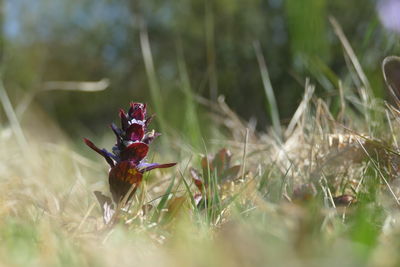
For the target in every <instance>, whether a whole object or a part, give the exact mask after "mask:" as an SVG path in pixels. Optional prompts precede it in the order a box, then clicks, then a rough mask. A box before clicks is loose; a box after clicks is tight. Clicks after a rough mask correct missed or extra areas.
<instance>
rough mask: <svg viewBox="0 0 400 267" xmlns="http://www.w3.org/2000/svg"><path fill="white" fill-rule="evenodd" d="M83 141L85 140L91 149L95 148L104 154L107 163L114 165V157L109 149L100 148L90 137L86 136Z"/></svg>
mask: <svg viewBox="0 0 400 267" xmlns="http://www.w3.org/2000/svg"><path fill="white" fill-rule="evenodd" d="M83 141H84V142H85V144H86V145H87V146H88V147H90V148H91V149H93V150H94V151H96V152H97V153H99V154H100V155H102V156H103V157H104V158H105V160H106V161H107V163H108V164H109V165H110V166H111V167H114V165H115V164H114V161H113V159H112V154H111V153H109V152H108V151H107V150H105V149H100V148H98V147H97V146H96V145H95V144H93V143H92V142H91V141H90V140H89V139H86V138H84V139H83Z"/></svg>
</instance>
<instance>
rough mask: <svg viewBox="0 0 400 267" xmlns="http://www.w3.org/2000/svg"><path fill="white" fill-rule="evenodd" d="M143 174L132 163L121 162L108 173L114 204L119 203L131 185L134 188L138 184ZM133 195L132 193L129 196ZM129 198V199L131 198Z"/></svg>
mask: <svg viewBox="0 0 400 267" xmlns="http://www.w3.org/2000/svg"><path fill="white" fill-rule="evenodd" d="M142 178H143V173H142V172H141V171H140V170H139V169H138V168H137V166H136V164H135V163H134V162H132V161H128V160H126V161H122V162H120V163H118V164H117V165H116V166H115V167H114V168H111V170H110V173H109V183H110V191H111V193H112V196H113V199H114V201H115V202H117V203H118V202H119V201H120V200H121V199H122V198H123V197H124V196H125V195H126V194H127V193H128V191H129V189H130V188H131V186H132V185H136V187H137V186H138V185H139V184H140V182H141V181H142ZM134 193H135V190H134V191H132V193H131V196H132V195H133V194H134ZM131 196H129V198H130V197H131Z"/></svg>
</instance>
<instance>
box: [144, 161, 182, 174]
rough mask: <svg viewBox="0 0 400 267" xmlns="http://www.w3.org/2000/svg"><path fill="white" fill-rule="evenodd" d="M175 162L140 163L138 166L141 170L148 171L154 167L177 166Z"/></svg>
mask: <svg viewBox="0 0 400 267" xmlns="http://www.w3.org/2000/svg"><path fill="white" fill-rule="evenodd" d="M175 165H176V162H175V163H164V164H159V163H140V164H139V165H138V168H139V169H140V170H141V172H148V171H151V170H153V169H162V168H170V167H172V166H175Z"/></svg>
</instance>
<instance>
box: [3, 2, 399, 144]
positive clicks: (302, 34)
mask: <svg viewBox="0 0 400 267" xmlns="http://www.w3.org/2000/svg"><path fill="white" fill-rule="evenodd" d="M376 5H377V3H376V1H373V0H368V1H365V0H354V1H344V0H340V1H327V0H305V1H297V0H286V1H284V0H269V1H261V0H249V1H246V2H242V1H227V0H217V1H210V0H191V1H182V0H180V1H155V0H151V1H134V0H122V1H115V0H70V1H63V0H52V1H49V0H39V1H30V0H18V1H5V2H4V6H5V7H4V10H5V12H4V14H5V22H4V26H3V28H4V38H5V41H6V46H5V59H4V66H5V67H4V71H5V74H4V78H5V82H6V88H7V89H8V90H9V91H10V92H12V93H11V94H12V95H13V99H19V98H21V97H22V95H23V94H24V93H25V92H26V91H29V90H37V89H38V88H40V87H41V86H42V84H43V82H45V81H49V80H62V81H65V80H73V81H82V80H83V81H87V80H100V79H102V78H109V79H110V81H111V86H110V89H109V90H106V91H104V92H101V93H97V94H85V93H78V94H76V93H70V92H51V93H50V92H44V93H40V94H38V95H37V97H36V98H35V99H36V100H37V101H39V102H40V103H41V104H42V105H43V106H44V107H45V108H46V110H47V111H48V112H49V113H51V114H54V116H55V117H56V118H57V119H58V120H59V121H63V122H68V123H63V126H64V128H66V129H67V130H68V131H69V132H70V133H71V134H72V135H77V131H78V130H77V129H81V128H82V126H87V127H88V128H91V129H98V128H101V127H102V126H103V125H104V123H108V122H109V121H112V120H113V119H114V118H112V117H110V116H111V115H109V114H111V112H109V111H110V110H115V108H117V107H118V106H120V105H121V103H125V102H127V101H128V100H130V99H134V100H137V101H143V102H150V93H149V91H150V90H149V88H150V85H149V79H148V76H147V74H146V68H145V64H144V60H143V54H142V47H141V40H140V32H141V31H143V27H145V29H146V30H147V32H148V36H149V41H150V47H151V52H152V57H153V60H154V62H153V63H154V66H155V67H154V68H155V69H154V70H155V73H154V77H156V79H157V83H158V87H159V88H160V91H161V94H162V95H161V97H162V99H163V102H165V104H164V107H163V109H165V110H164V112H163V113H165V114H162V115H159V116H165V117H166V118H164V119H167V120H168V122H169V124H170V125H171V126H172V127H173V128H178V129H182V130H184V129H186V128H188V129H193V127H188V126H187V125H186V126H185V121H187V120H192V119H193V118H194V117H193V116H190V118H192V119H190V118H188V117H187V114H186V112H184V111H185V110H188V109H187V107H188V105H189V106H190V105H191V104H190V103H193V99H194V96H196V95H201V96H204V97H207V98H210V99H214V100H215V98H216V97H217V96H218V95H220V94H223V95H225V96H226V99H227V103H228V104H229V105H230V106H231V107H232V108H233V109H234V110H235V111H237V112H238V113H239V114H240V115H241V116H243V117H244V118H246V119H248V118H250V117H254V118H256V119H257V121H258V122H259V128H260V129H263V128H264V127H265V126H266V125H269V124H270V121H269V118H270V117H269V115H268V114H267V113H268V109H266V108H265V106H266V105H267V103H266V97H265V94H264V90H263V85H262V79H261V75H260V70H259V66H258V64H257V58H256V54H255V50H254V43H255V42H258V41H259V42H260V44H261V48H262V52H263V55H264V57H265V59H266V63H267V67H268V71H269V75H270V77H271V82H272V86H273V88H274V90H275V95H276V97H277V102H278V107H279V110H280V112H279V113H280V115H281V120H282V121H283V122H285V120H286V119H287V118H290V116H291V115H292V113H293V112H294V109H295V107H296V105H297V104H298V102H299V101H300V98H301V95H302V92H303V87H304V81H305V77H307V76H311V77H312V80H313V82H316V83H317V92H318V94H322V95H324V94H327V95H335V94H337V90H336V89H337V86H338V84H337V83H338V81H337V78H336V77H337V76H341V77H343V74H344V73H345V72H346V62H345V61H344V60H343V57H342V48H341V46H340V44H339V42H338V40H337V38H336V37H335V36H334V34H333V31H332V27H331V26H330V24H329V21H328V16H334V17H336V18H337V20H338V21H339V23H340V24H341V25H342V26H343V28H344V32H345V34H346V35H347V36H348V37H349V39H350V41H351V44H352V45H353V46H354V49H355V51H357V53H358V55H357V56H358V57H359V60H360V61H361V63H362V65H363V67H364V68H365V72H366V73H367V74H368V75H369V78H370V81H371V84H372V85H373V86H372V87H373V88H375V94H376V95H378V96H382V95H383V93H382V90H380V88H381V87H382V79H381V75H380V61H381V60H382V58H383V57H384V56H385V55H387V54H395V53H399V52H400V48H399V47H400V45H399V42H398V36H396V35H394V34H393V33H389V34H388V33H387V32H386V31H385V30H384V29H383V27H382V25H381V24H380V22H379V19H378V17H377V15H376ZM349 79H350V77H349ZM188 88H189V90H188ZM189 91H190V94H188V92H189ZM152 99H153V100H154V97H153V98H152ZM188 99H189V100H190V101H189V102H188ZM125 104H126V103H125ZM195 110H197V109H195ZM158 113H159V112H158ZM190 113H193V110H192V111H190ZM92 114H96V115H97V116H96V117H95V118H93V115H92ZM182 114H185V116H183V115H182ZM200 120H201V118H200ZM195 124H196V123H195ZM77 126H79V127H77ZM204 128H206V127H204ZM203 131H204V130H203ZM189 134H190V135H193V133H192V134H191V133H189ZM202 134H204V133H202ZM196 139H200V137H199V136H197V137H196Z"/></svg>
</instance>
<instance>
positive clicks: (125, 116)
mask: <svg viewBox="0 0 400 267" xmlns="http://www.w3.org/2000/svg"><path fill="white" fill-rule="evenodd" d="M119 117H120V118H121V128H119V127H117V126H116V125H115V124H114V123H113V124H111V129H112V130H113V132H114V134H115V136H116V138H117V141H116V143H115V145H114V147H113V148H112V153H111V152H108V151H107V150H106V149H104V148H103V149H99V148H98V147H97V146H96V145H94V144H93V143H92V142H91V141H90V140H88V139H86V138H85V139H84V141H85V143H86V145H88V146H89V147H90V148H91V149H93V150H94V151H96V152H97V153H99V154H100V155H101V156H103V157H104V159H105V160H106V161H107V163H108V164H109V165H110V167H111V169H110V171H109V183H110V191H111V194H112V198H113V200H114V202H115V203H116V204H119V203H120V202H121V201H122V199H124V197H125V195H126V194H127V193H128V192H129V190H130V189H131V187H132V186H133V190H132V191H131V193H130V195H129V196H128V198H127V201H126V203H127V202H128V201H129V200H130V199H131V198H132V196H133V195H134V194H135V192H136V189H137V188H138V186H139V185H140V183H141V182H142V179H143V173H145V172H147V171H150V170H153V169H156V168H168V167H172V166H174V165H175V164H176V163H167V164H158V163H148V162H146V156H147V153H148V151H149V144H150V143H151V142H152V141H153V140H154V138H156V137H157V136H159V135H160V134H159V133H156V132H155V131H154V130H152V131H148V125H149V123H150V121H151V120H152V116H150V117H147V114H146V105H145V104H142V103H131V104H130V108H129V110H128V112H127V113H126V112H125V111H124V110H122V109H121V110H120V111H119ZM95 194H96V197H97V199H98V200H99V202H100V205H101V206H102V209H103V213H104V214H105V213H106V212H108V213H109V211H107V210H106V209H109V208H110V205H111V200H110V199H107V197H105V196H104V195H102V194H101V193H100V192H97V193H95ZM105 220H106V219H105Z"/></svg>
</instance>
